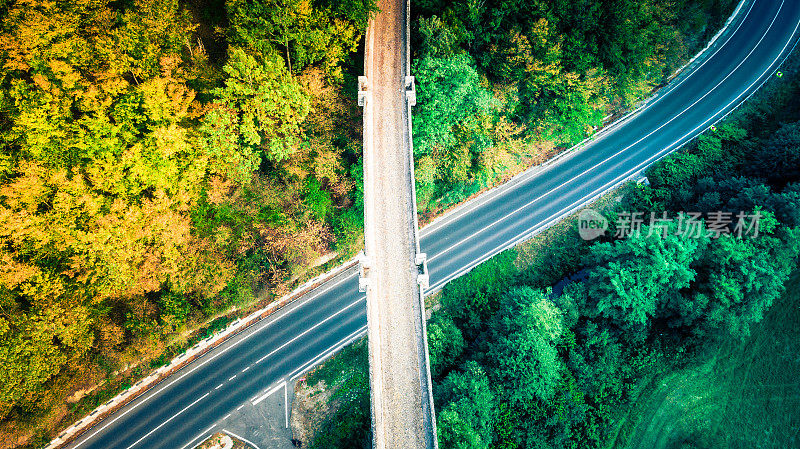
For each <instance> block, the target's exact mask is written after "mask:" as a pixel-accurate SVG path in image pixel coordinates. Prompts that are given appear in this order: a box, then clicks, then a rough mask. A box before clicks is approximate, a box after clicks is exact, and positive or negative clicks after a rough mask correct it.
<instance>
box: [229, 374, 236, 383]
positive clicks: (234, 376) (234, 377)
mask: <svg viewBox="0 0 800 449" xmlns="http://www.w3.org/2000/svg"><path fill="white" fill-rule="evenodd" d="M233 379H236V374H234V375H233V376H231V377H230V378H228V382H230V381H232V380H233Z"/></svg>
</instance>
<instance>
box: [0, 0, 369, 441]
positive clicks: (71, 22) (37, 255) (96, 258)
mask: <svg viewBox="0 0 800 449" xmlns="http://www.w3.org/2000/svg"><path fill="white" fill-rule="evenodd" d="M351 3H352V4H351V5H349V6H350V8H349V9H348V8H344V7H342V6H341V5H339V4H338V2H330V3H329V2H319V3H316V2H315V3H313V4H312V3H311V2H308V1H299V2H292V1H271V0H264V1H255V2H246V3H245V2H239V1H229V2H227V3H226V4H220V3H219V2H209V3H208V4H204V3H202V2H189V3H188V4H184V3H182V2H178V1H177V0H133V1H130V2H111V1H108V0H74V1H69V2H55V1H49V0H19V1H10V2H3V3H2V5H0V28H1V29H2V32H0V147H1V148H2V151H1V152H0V242H1V243H2V244H0V363H1V366H2V368H1V369H0V371H1V373H0V434H2V429H6V431H9V429H12V430H11V431H10V432H11V433H13V434H14V436H15V439H14V440H12V441H14V442H12V443H11V444H12V447H13V446H14V445H15V444H17V443H24V442H25V441H26V440H27V439H28V438H29V437H30V436H31V435H34V434H35V433H38V434H40V435H45V434H46V433H47V432H46V429H45V430H41V429H40V430H38V431H32V430H31V431H29V430H24V431H20V432H19V433H16V432H15V431H14V429H16V430H17V431H19V430H21V429H34V428H35V427H36V425H37V424H36V422H37V420H39V419H46V418H47V417H50V418H53V417H54V416H58V415H59V414H60V413H61V412H58V410H59V409H61V408H63V407H64V405H65V402H64V400H65V397H66V395H68V394H71V393H72V392H73V391H74V390H75V389H76V388H77V387H78V386H81V387H86V386H91V385H87V383H92V382H96V381H98V380H100V379H102V378H103V377H104V376H106V373H108V372H111V371H115V370H118V369H120V368H124V365H125V364H128V363H131V362H134V361H136V360H138V359H141V358H142V357H145V358H146V357H149V356H153V355H155V354H157V353H158V350H157V348H159V347H163V346H164V345H166V344H167V343H168V342H169V341H170V339H171V338H173V336H175V335H178V334H179V333H181V332H183V331H185V330H187V329H191V327H192V326H195V325H197V324H198V323H201V322H203V321H204V320H206V319H208V318H209V317H211V316H214V315H215V314H217V313H219V312H222V311H224V310H226V308H229V307H230V306H231V305H234V304H246V303H247V302H248V301H252V299H253V297H254V292H256V291H258V290H260V289H263V288H264V287H269V288H271V289H272V291H273V292H280V291H282V290H285V289H286V287H287V286H288V285H289V282H290V281H291V280H293V279H295V278H297V277H299V276H301V275H302V273H303V272H304V270H306V269H307V268H308V267H309V266H311V265H313V263H314V261H315V260H316V259H317V258H319V257H320V256H321V255H322V254H325V253H328V252H330V251H332V250H335V249H338V247H334V245H333V242H334V240H335V239H334V235H335V234H336V233H337V232H345V231H347V232H351V233H352V228H359V226H360V225H359V222H358V221H356V222H353V221H352V220H349V221H348V220H345V221H344V222H343V221H342V219H341V217H342V216H343V215H346V214H350V215H351V216H352V214H353V213H352V212H350V211H349V210H348V208H349V207H350V206H351V205H352V204H353V195H354V194H355V193H354V192H353V188H354V186H355V181H354V180H353V179H352V177H351V174H350V165H351V164H353V163H355V162H357V152H358V148H359V147H358V140H359V139H358V132H357V127H356V126H355V124H356V123H357V122H356V120H357V110H356V109H355V105H353V106H352V107H351V106H343V105H344V104H346V102H350V101H349V99H347V97H346V96H345V95H344V93H343V89H344V86H346V85H347V82H348V80H349V78H348V76H349V75H348V74H347V73H346V72H344V71H343V70H342V67H343V66H344V64H345V63H346V62H347V61H348V60H349V59H348V58H350V54H351V52H352V51H353V50H355V48H356V45H357V43H358V39H359V38H360V36H361V34H362V33H363V31H364V28H365V26H366V22H367V20H368V18H369V14H370V13H371V12H372V11H373V10H374V6H373V4H372V3H371V2H369V1H358V2H351ZM209 35H213V39H211V40H212V41H213V42H209V43H210V44H212V45H214V46H215V48H217V49H219V48H223V49H225V48H227V51H226V55H225V56H222V57H220V56H219V55H215V56H214V57H213V58H212V57H209V55H208V53H207V51H206V49H205V46H204V41H203V36H209ZM206 40H207V41H208V40H209V39H206ZM329 50H330V51H329ZM331 103H333V105H331ZM350 103H353V102H350ZM353 142H355V143H353ZM342 223H345V224H346V225H347V226H349V228H347V227H345V228H342V226H343V225H342ZM23 422H24V423H28V424H25V425H22V424H21V423H23ZM31 423H33V424H31ZM51 424H52V423H51ZM48 425H49V424H48ZM42 438H44V436H43V437H42ZM0 446H3V445H2V444H0Z"/></svg>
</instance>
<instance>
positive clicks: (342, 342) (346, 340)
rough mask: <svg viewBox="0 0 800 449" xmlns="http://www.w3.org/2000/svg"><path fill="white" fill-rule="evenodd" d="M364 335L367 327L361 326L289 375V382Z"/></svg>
mask: <svg viewBox="0 0 800 449" xmlns="http://www.w3.org/2000/svg"><path fill="white" fill-rule="evenodd" d="M366 333H367V326H363V327H361V328H359V329H358V330H357V331H355V332H353V333H352V334H350V335H348V336H347V337H344V338H343V339H341V340H339V343H337V344H335V345H334V346H332V347H331V348H330V349H328V350H327V351H325V352H323V353H322V354H320V355H318V356H317V357H314V358H313V359H311V360H310V361H308V362H306V363H305V364H303V365H301V366H300V368H298V369H296V370H294V371H293V372H292V374H291V375H289V381H294V380H295V379H296V378H298V377H300V376H301V375H302V374H303V373H304V372H305V371H306V370H308V369H309V368H310V367H312V366H314V365H315V364H316V363H318V362H319V361H321V360H325V359H326V358H328V357H329V356H330V355H331V354H333V353H334V352H336V351H338V350H340V349H342V348H343V347H345V346H347V345H348V344H350V343H352V342H353V341H355V340H356V339H358V338H359V337H361V336H362V335H365V334H366Z"/></svg>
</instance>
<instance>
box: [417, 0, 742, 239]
mask: <svg viewBox="0 0 800 449" xmlns="http://www.w3.org/2000/svg"><path fill="white" fill-rule="evenodd" d="M755 4H756V2H752V3H751V4H750V8H748V10H747V12H746V13H745V15H744V18H742V20H741V21H739V24H738V25H737V26H736V29H735V30H733V32H732V33H730V34H729V35H728V37H727V38H726V39H725V42H723V43H722V45H720V46H719V47H717V49H716V50H714V52H713V53H711V56H709V57H707V58H705V59H704V60H703V62H701V63H700V65H699V66H697V67H696V68H694V69H692V71H691V72H689V74H688V75H686V76H685V77H683V78H681V79H680V80H678V82H677V83H676V84H674V85H667V86H665V87H664V89H666V90H665V91H662V92H663V93H662V92H659V93H657V94H656V96H655V98H652V97H651V99H652V100H653V102H652V103H649V104H646V105H644V107H642V108H640V109H637V110H636V111H634V112H633V113H632V114H629V115H627V116H625V117H622V118H621V119H620V120H619V121H618V122H615V123H612V124H611V125H609V127H611V128H614V127H617V125H619V124H622V123H624V122H627V121H629V120H631V119H633V118H635V117H637V116H639V115H641V114H644V113H645V111H647V110H648V109H650V108H652V107H653V106H655V105H656V104H658V103H659V102H660V101H661V100H662V99H663V98H664V97H666V96H667V95H668V94H669V93H671V92H673V91H674V90H675V89H677V88H678V87H679V86H680V85H681V84H683V83H685V82H686V81H687V80H688V79H690V78H691V77H692V76H694V75H695V74H696V73H697V72H698V71H700V69H701V68H703V66H705V65H706V63H707V62H708V61H710V60H711V59H713V58H714V56H716V55H717V53H719V52H720V51H721V50H722V49H723V48H725V46H726V45H728V43H729V42H730V41H731V40H732V39H733V36H735V35H736V33H737V32H738V31H739V29H740V28H741V27H742V25H743V24H744V23H745V22H746V21H747V18H748V17H749V16H750V12H751V11H752V10H753V7H754V6H755ZM649 100H650V99H645V100H644V101H645V102H649ZM610 134H611V133H610V132H609V133H608V134H606V135H604V136H601V138H605V137H607V136H609V135H610ZM589 141H590V140H589V138H587V139H584V140H583V141H581V142H580V143H577V144H575V145H573V146H572V147H570V148H569V149H567V150H566V151H565V152H564V153H563V154H565V155H566V154H568V153H570V152H571V151H572V150H574V149H575V148H577V147H579V146H581V145H584V144H586V143H587V142H589ZM576 154H577V153H576ZM547 163H548V162H547V161H545V162H544V163H542V164H540V165H538V166H534V167H531V168H530V169H528V170H525V171H524V172H522V173H520V174H519V175H518V176H519V177H518V179H516V180H514V179H513V178H512V179H511V180H509V181H508V182H506V183H503V184H501V185H499V186H497V189H498V191H497V192H496V193H495V195H492V196H490V195H480V196H478V197H476V198H475V199H474V200H473V201H470V202H467V203H465V204H464V205H463V206H462V207H457V208H455V209H453V211H451V212H450V213H449V214H446V215H445V216H442V217H440V218H439V219H437V220H434V221H433V222H432V223H430V224H429V225H428V226H425V227H424V228H422V229H420V238H423V237H426V236H427V235H429V234H430V233H431V232H433V231H434V230H435V229H437V228H440V227H442V226H443V225H445V224H447V223H450V222H451V221H453V220H455V219H457V218H461V217H462V216H464V215H466V214H467V213H468V212H470V211H471V210H473V209H475V208H477V207H478V206H480V205H482V204H483V203H486V202H487V201H488V200H490V199H492V197H493V196H497V195H499V194H501V193H505V192H506V191H507V190H508V189H503V187H504V186H505V187H512V186H513V185H516V184H519V183H521V182H523V181H524V180H525V179H527V178H528V177H531V176H533V175H537V174H540V173H542V172H540V171H539V170H537V168H540V167H541V166H542V165H543V164H547ZM526 175H527V176H526ZM515 178H516V177H515ZM512 181H516V182H512ZM487 193H488V192H487ZM484 197H485V198H484ZM481 199H483V200H484V201H481Z"/></svg>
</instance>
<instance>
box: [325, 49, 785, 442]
mask: <svg viewBox="0 0 800 449" xmlns="http://www.w3.org/2000/svg"><path fill="white" fill-rule="evenodd" d="M782 72H783V76H782V77H781V78H777V77H776V78H773V80H772V81H770V83H768V84H767V85H766V86H765V87H764V88H763V89H762V90H761V91H760V92H759V94H758V95H756V96H755V97H754V98H753V99H751V100H749V101H748V103H746V104H745V105H744V106H742V107H741V108H740V109H739V110H737V111H736V112H735V113H734V114H733V115H732V116H731V117H730V118H728V119H726V120H725V121H724V122H723V123H722V124H719V125H717V126H716V127H715V128H713V129H711V130H709V131H706V132H705V133H704V134H702V135H701V136H699V137H698V138H696V139H695V140H694V141H692V142H691V143H689V144H687V145H686V146H685V147H684V148H683V149H681V150H680V151H679V152H677V153H673V154H671V155H669V156H667V157H666V158H664V159H662V160H660V161H659V162H657V163H655V164H654V165H653V166H651V167H650V168H649V169H648V170H647V172H646V175H647V179H648V181H649V182H648V183H636V182H633V183H630V184H628V185H627V186H624V187H623V188H622V189H621V190H618V191H616V192H614V193H612V194H611V196H612V197H614V198H616V197H617V195H621V196H620V197H619V198H618V199H611V200H606V203H604V204H600V205H595V206H592V207H597V208H598V209H597V210H601V211H602V212H603V213H604V214H605V215H606V217H607V218H608V219H609V222H610V223H612V228H611V229H610V232H609V233H608V234H607V235H606V236H605V237H602V238H601V239H599V240H593V241H587V240H584V239H582V238H580V236H579V235H578V232H577V229H576V228H577V227H576V225H575V222H574V221H573V222H572V223H570V224H569V225H568V226H564V227H561V228H560V229H556V230H554V231H553V232H550V231H547V232H546V233H545V234H546V236H545V237H544V238H543V240H541V241H535V242H533V243H532V246H527V244H523V245H521V246H519V247H518V248H516V249H510V250H507V251H505V252H503V253H501V254H499V255H497V256H495V257H494V258H492V259H490V260H489V261H487V262H485V263H484V264H482V265H480V266H478V267H476V268H475V269H473V270H472V271H471V272H470V273H468V274H467V275H465V276H463V277H461V278H459V279H456V280H454V281H452V282H450V283H449V284H447V285H446V286H445V287H444V289H443V291H442V293H441V294H440V295H439V296H438V297H437V298H436V299H435V304H437V306H435V307H433V309H434V311H433V313H432V317H431V319H430V320H429V321H428V343H429V351H430V360H431V374H432V378H433V379H432V380H433V383H434V390H433V392H434V400H435V405H436V419H437V429H438V439H439V444H440V447H443V448H444V447H446V448H463V449H466V448H470V449H477V448H506V449H512V448H514V449H516V448H536V449H550V448H552V449H562V448H576V449H577V448H581V449H584V448H609V447H630V446H629V445H627V444H625V442H624V438H625V436H624V433H625V429H624V428H623V427H624V425H625V423H626V415H627V414H634V413H638V412H637V409H636V407H635V405H636V404H634V401H635V400H637V399H638V398H640V397H641V395H642V394H644V393H643V392H645V393H646V392H647V391H648V389H649V388H657V387H651V385H652V383H655V384H656V385H661V381H662V380H664V382H665V383H664V384H663V385H667V383H666V379H669V378H670V376H672V375H676V373H682V372H684V370H687V369H688V370H692V369H697V368H698V367H699V366H705V365H706V364H707V363H708V361H709V360H714V359H715V358H716V357H725V356H726V354H728V353H726V352H724V351H723V350H722V349H721V348H728V347H736V348H741V351H744V352H745V353H746V354H747V357H746V358H745V359H744V361H743V362H740V363H743V364H744V366H745V367H747V366H749V365H750V364H751V363H754V362H753V360H757V359H769V357H772V355H770V354H762V353H759V352H757V350H758V348H753V347H751V346H748V345H747V344H745V343H746V342H748V341H749V339H750V337H751V334H752V332H753V329H755V328H757V327H758V326H759V325H760V324H761V322H762V321H763V320H764V319H765V317H766V316H767V315H770V316H773V317H776V318H775V320H773V321H772V322H771V323H770V324H771V325H776V326H777V329H780V328H783V329H784V330H783V331H784V332H785V329H786V328H792V329H795V330H796V321H791V318H787V319H786V320H785V321H782V320H781V318H780V317H782V316H789V317H791V316H796V314H794V313H793V311H794V310H795V309H796V307H797V305H798V304H797V302H796V301H797V291H796V290H795V291H792V292H786V286H787V281H789V279H790V277H791V276H792V274H793V273H794V278H795V281H794V288H795V289H796V285H797V284H796V270H797V267H798V257H800V170H798V167H800V104H798V103H797V101H796V98H797V95H798V93H800V58H798V56H797V55H793V56H792V57H791V58H790V59H789V60H788V61H787V64H785V65H784V67H783V68H782ZM626 211H642V212H644V213H645V215H648V214H649V213H651V212H653V213H655V214H657V216H659V217H661V216H663V215H662V213H664V212H666V215H665V217H667V218H669V219H671V220H673V221H672V222H671V223H669V224H668V225H667V226H666V228H665V229H666V231H667V232H662V231H663V229H659V230H656V231H655V232H652V233H651V232H648V231H649V229H648V226H647V225H645V226H644V227H643V229H642V232H641V233H640V234H639V235H632V236H628V237H625V238H619V237H614V234H615V232H614V231H615V230H616V229H614V226H613V224H614V223H615V219H614V218H615V217H617V216H618V214H619V213H625V212H626ZM685 211H698V212H700V213H703V214H709V213H712V212H714V211H719V212H722V213H729V214H731V216H732V217H736V215H737V214H740V213H742V212H746V213H748V214H752V215H756V214H757V215H758V216H759V217H760V220H759V228H758V231H759V232H758V234H757V235H752V234H751V235H749V236H748V235H742V236H739V235H737V233H736V232H735V231H736V229H735V226H736V224H737V221H736V219H735V218H734V219H733V220H732V222H731V223H729V224H726V225H724V226H723V227H718V226H715V225H712V224H711V221H710V220H706V221H700V222H699V228H698V231H699V232H698V233H697V234H695V235H687V234H686V233H680V232H676V231H678V229H677V228H676V226H678V224H679V220H678V218H679V217H680V216H681V214H682V213H683V212H685ZM553 286H556V288H554V287H553ZM782 297H785V298H787V300H784V301H783V304H782V306H783V307H788V308H789V309H791V310H788V309H783V310H774V308H773V304H774V303H776V302H777V301H779V300H780V299H781V298H782ZM765 332H766V335H762V336H761V338H762V339H766V341H787V340H786V339H785V337H787V336H790V335H793V334H790V333H781V334H776V333H774V332H776V328H769V329H767V330H766V331H765ZM761 350H762V351H763V350H764V349H763V347H762V348H761ZM777 350H781V351H787V350H788V351H791V349H788V348H785V349H784V348H779V349H776V351H777ZM348 351H350V352H347V353H345V357H349V358H350V359H351V360H353V359H356V360H357V359H358V357H360V358H361V360H363V362H362V365H361V366H360V367H359V368H353V369H351V370H349V371H345V374H343V375H342V376H343V377H344V378H346V381H345V382H343V384H342V386H341V387H340V389H338V390H336V391H335V393H334V394H335V395H337V397H349V398H350V399H349V402H346V403H345V405H341V406H340V407H339V408H338V410H336V412H335V414H334V416H332V417H331V419H330V420H328V421H326V422H323V423H321V425H320V429H319V432H318V433H317V434H316V437H315V440H314V441H312V442H311V447H313V448H323V447H325V448H355V447H359V448H360V447H368V445H364V442H365V441H366V442H368V441H369V440H370V438H369V435H370V426H369V417H368V415H366V412H364V411H363V407H365V404H367V403H368V401H369V396H368V390H366V389H364V388H363V385H365V384H366V383H367V381H368V372H367V366H366V364H365V361H366V353H365V352H364V353H363V354H357V355H354V354H353V353H354V352H356V351H365V347H364V345H361V346H354V347H353V348H350V349H348ZM728 355H729V354H728ZM780 357H781V360H784V359H785V360H795V362H794V364H791V365H784V366H797V364H796V360H797V359H796V355H795V354H794V353H792V354H791V355H789V356H788V357H789V358H788V359H786V358H785V357H784V356H783V355H781V356H780ZM769 360H770V361H772V359H769ZM774 360H778V356H777V355H775V356H774ZM334 363H335V362H334ZM787 363H788V362H787ZM731 366H737V365H735V364H731ZM774 366H775V365H772V364H770V365H766V369H767V370H770V369H771V368H770V367H774ZM328 369H329V368H327V367H325V366H323V368H321V373H322V374H316V373H314V374H312V376H320V375H327V376H329V377H330V374H329V373H327V371H326V370H328ZM737 369H742V368H741V367H739V368H737ZM692 372H694V371H692ZM703 372H705V373H706V374H705V376H706V377H708V378H712V377H714V376H715V375H716V374H717V373H708V372H706V371H703ZM745 372H747V371H745ZM789 373H791V371H790V372H789ZM789 373H781V375H782V376H786V375H788V376H791V374H789ZM777 377H780V376H777ZM679 378H680V379H683V378H682V377H680V376H679ZM310 379H311V381H314V380H316V378H315V377H311V378H310ZM738 379H739V380H738V382H742V381H745V382H750V380H749V379H745V380H742V378H741V377H739V378H738ZM793 385H794V386H796V384H793ZM681 387H682V388H690V389H691V388H694V386H687V385H684V384H682V385H681ZM756 387H760V385H755V384H747V385H736V388H739V389H740V390H743V389H753V392H752V393H751V394H750V396H743V397H748V398H752V397H756V396H759V397H760V396H762V395H764V397H760V399H759V400H758V401H756V402H753V403H745V402H744V400H742V401H740V402H736V403H737V404H739V406H740V407H742V408H741V409H737V410H733V411H731V410H729V409H724V408H722V409H714V408H711V409H710V410H711V411H708V412H707V413H710V414H715V415H719V414H721V415H722V416H724V417H727V416H729V414H730V413H734V414H736V416H738V417H739V418H740V419H742V420H743V421H739V422H737V424H731V425H728V424H724V423H723V424H722V425H720V426H718V427H711V429H710V430H709V429H706V428H703V425H704V424H703V423H702V422H701V423H695V425H696V426H697V428H698V429H704V432H700V433H692V434H687V435H680V437H681V438H680V439H678V440H670V441H668V442H667V443H668V445H667V446H659V447H668V448H670V449H673V448H675V449H712V448H720V447H731V448H734V447H765V448H766V447H769V448H772V447H775V448H778V447H790V446H791V445H792V444H796V439H794V438H796V437H793V436H791V435H790V434H791V433H794V429H795V428H794V427H791V428H789V430H788V432H789V433H788V434H780V433H777V430H778V429H776V428H775V427H774V424H775V423H774V421H773V422H756V421H754V419H755V416H760V413H762V412H760V411H761V410H765V411H766V410H770V409H775V408H777V409H778V411H777V412H776V413H779V414H780V416H781V418H780V419H781V420H784V417H783V415H785V414H793V410H796V408H795V407H796V406H794V405H792V404H794V403H793V402H792V403H788V402H787V403H785V405H784V402H782V400H781V399H780V398H779V397H777V396H776V397H771V396H770V392H771V391H772V390H760V389H756ZM770 387H774V385H773V386H770ZM692 391H693V392H694V393H695V394H701V395H702V392H699V391H694V390H692ZM777 391H778V390H776V392H777ZM795 391H796V390H795V389H794V387H793V388H792V389H791V391H789V393H788V394H791V395H795ZM721 394H722V395H723V396H726V395H734V396H736V395H739V394H741V391H739V392H733V393H731V392H726V391H723V392H722V393H721ZM793 397H794V396H793ZM699 398H700V399H699V401H703V400H705V399H706V398H705V397H703V396H699ZM662 399H663V398H662ZM682 399H683V398H681V397H680V396H678V397H677V398H674V397H673V398H670V397H669V396H668V397H667V398H666V399H664V401H665V402H671V403H675V402H678V403H680V401H681V400H682ZM685 399H686V400H687V404H690V403H691V404H695V403H693V402H692V401H691V398H685ZM715 405H716V404H715ZM698 407H700V408H703V407H706V405H705V404H700V405H698ZM688 408H689V406H688V405H686V406H685V407H684V410H686V409H688ZM686 411H695V410H686ZM700 416H705V415H702V414H701V415H700ZM673 418H674V417H673ZM795 418H796V415H795ZM652 419H653V421H651V422H655V421H658V422H659V424H655V425H656V426H658V425H660V422H661V421H663V419H664V417H661V416H658V415H656V416H653V417H652ZM668 419H669V418H668ZM686 419H687V420H689V421H692V420H693V419H694V420H697V419H698V418H697V417H696V416H695V417H694V418H692V417H688V418H686ZM710 419H712V420H713V418H710ZM723 419H724V418H723ZM785 419H788V420H791V419H790V418H785ZM645 425H646V424H645ZM705 425H708V423H706V424H705ZM736 426H738V427H736ZM645 432H646V431H645ZM620 435H622V436H620ZM637 435H641V433H640V434H637ZM668 436H674V435H668ZM620 438H621V439H622V440H623V443H622V445H619V446H618V445H617V444H616V443H617V442H618V441H619V439H620ZM754 442H757V444H756V443H754ZM793 442H794V443H793ZM631 444H633V446H634V447H647V446H646V445H638V443H631Z"/></svg>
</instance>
